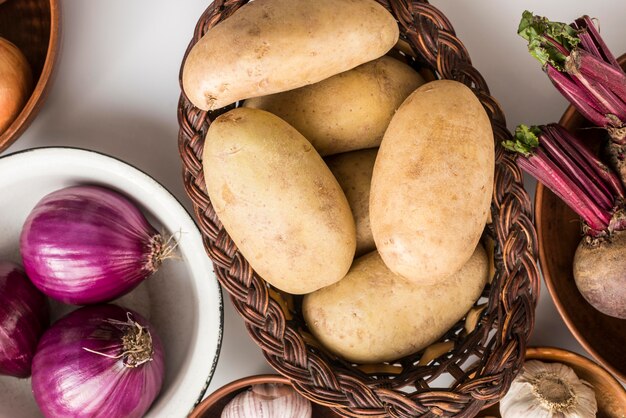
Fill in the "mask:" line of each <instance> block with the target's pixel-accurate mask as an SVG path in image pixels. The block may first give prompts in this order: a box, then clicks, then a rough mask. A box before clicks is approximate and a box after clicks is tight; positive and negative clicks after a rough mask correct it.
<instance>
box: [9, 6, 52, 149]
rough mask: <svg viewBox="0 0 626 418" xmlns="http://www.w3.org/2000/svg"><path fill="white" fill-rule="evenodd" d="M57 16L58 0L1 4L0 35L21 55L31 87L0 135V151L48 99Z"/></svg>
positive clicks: (22, 129) (30, 120)
mask: <svg viewBox="0 0 626 418" xmlns="http://www.w3.org/2000/svg"><path fill="white" fill-rule="evenodd" d="M60 14H61V9H60V5H59V0H6V2H4V3H2V4H0V36H2V37H3V38H6V39H8V40H9V41H11V42H13V43H14V44H15V45H17V47H18V48H19V49H20V50H21V51H22V52H23V53H24V55H25V56H26V59H27V60H28V63H29V64H30V66H31V69H32V71H33V86H34V89H33V91H32V93H31V96H30V98H29V99H28V101H27V102H26V105H24V108H23V109H22V111H21V113H20V114H19V115H18V116H17V118H16V119H15V120H14V121H13V123H12V124H11V125H10V126H9V127H8V128H7V130H6V131H4V132H2V133H0V152H2V151H4V150H5V149H6V148H8V147H9V145H11V144H12V143H13V142H15V141H16V140H17V138H19V136H20V135H21V134H22V133H23V132H24V131H25V130H26V128H27V127H28V126H29V125H30V123H31V122H32V121H33V119H34V118H35V116H36V115H37V113H38V112H39V109H40V108H41V106H42V105H43V102H44V100H45V98H46V96H47V92H48V89H49V87H50V83H51V77H52V73H53V71H54V67H55V63H56V59H57V55H58V52H59V38H60Z"/></svg>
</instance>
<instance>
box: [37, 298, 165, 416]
mask: <svg viewBox="0 0 626 418" xmlns="http://www.w3.org/2000/svg"><path fill="white" fill-rule="evenodd" d="M128 312H130V314H131V315H132V320H134V321H136V322H137V323H138V324H139V325H141V326H143V327H145V328H147V330H148V332H149V333H150V335H151V337H152V355H151V358H152V359H151V360H150V361H147V362H145V363H143V364H140V365H138V366H136V367H127V366H126V365H125V364H124V360H123V359H122V358H118V359H112V358H109V357H105V356H102V355H100V354H95V353H93V352H89V351H87V350H85V349H89V350H93V351H97V352H99V353H102V354H106V355H109V356H114V357H115V356H119V355H120V354H121V352H122V351H123V345H122V336H123V334H124V331H123V330H121V329H119V328H116V326H114V325H111V324H110V323H107V320H116V321H121V322H127V321H128V317H127V313H128ZM164 367H165V364H164V353H163V346H162V344H161V341H160V339H159V337H158V336H157V335H156V333H155V332H154V329H153V327H152V326H151V325H149V324H148V322H147V321H146V320H145V319H144V318H142V317H141V316H140V315H139V314H137V313H135V312H133V311H130V310H129V309H124V308H120V307H118V306H116V305H94V306H86V307H84V308H80V309H78V310H76V311H74V312H71V313H70V314H68V315H67V316H65V317H63V318H62V319H60V320H59V321H58V322H56V323H55V324H54V325H53V326H52V327H51V328H50V329H49V330H48V331H46V333H45V334H44V335H43V337H42V338H41V340H40V342H39V346H38V347H37V353H36V354H35V359H34V361H33V377H32V389H33V394H34V395H35V400H36V402H37V405H39V408H40V410H41V412H42V413H43V415H44V416H45V417H47V418H83V417H85V418H86V417H90V418H100V417H102V418H122V417H123V418H140V417H142V416H143V415H144V414H145V413H146V411H148V409H149V408H150V406H151V405H152V403H153V402H154V400H155V399H156V397H157V395H158V394H159V391H160V390H161V386H162V384H163V376H164V373H165V369H164Z"/></svg>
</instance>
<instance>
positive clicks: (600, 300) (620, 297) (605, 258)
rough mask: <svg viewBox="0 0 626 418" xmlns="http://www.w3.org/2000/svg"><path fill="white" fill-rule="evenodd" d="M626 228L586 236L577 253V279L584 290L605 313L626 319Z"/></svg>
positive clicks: (588, 297)
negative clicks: (595, 237) (592, 237)
mask: <svg viewBox="0 0 626 418" xmlns="http://www.w3.org/2000/svg"><path fill="white" fill-rule="evenodd" d="M625 253H626V232H624V231H623V230H622V231H617V232H614V233H613V234H612V235H611V236H610V237H609V238H603V239H599V240H590V239H583V240H581V242H580V244H578V248H577V249H576V253H575V255H574V280H575V281H576V287H577V288H578V290H579V291H580V294H581V295H582V296H583V297H584V298H585V300H586V301H587V302H589V304H591V306H593V307H594V308H595V309H597V310H598V311H600V312H602V313H603V314H605V315H609V316H613V317H615V318H620V319H626V257H624V254H625Z"/></svg>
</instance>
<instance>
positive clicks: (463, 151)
mask: <svg viewBox="0 0 626 418" xmlns="http://www.w3.org/2000/svg"><path fill="white" fill-rule="evenodd" d="M493 175H494V140H493V133H492V130H491V124H490V121H489V117H488V116H487V114H486V112H485V110H484V109H483V107H482V105H481V104H480V102H479V101H478V99H477V98H476V96H475V95H474V93H472V91H471V90H470V89H469V88H468V87H466V86H464V85H463V84H461V83H458V82H456V81H450V80H440V81H433V82H430V83H427V84H425V85H423V86H422V87H420V88H418V89H417V90H416V91H415V92H414V93H413V94H411V96H409V98H408V99H407V100H406V101H405V102H404V103H403V104H402V106H401V107H400V109H398V112H397V113H396V114H395V116H394V117H393V119H392V121H391V123H390V125H389V128H388V129H387V132H385V137H384V138H383V141H382V143H381V146H380V150H379V151H378V157H377V159H376V164H375V165H374V173H373V175H372V188H371V192H370V222H371V225H372V234H373V235H374V241H375V242H376V248H378V251H379V252H380V255H381V257H382V259H383V260H384V261H385V264H386V265H387V267H389V269H390V270H391V271H393V272H394V273H396V274H399V275H401V276H404V277H405V278H407V279H409V280H412V281H414V282H416V283H422V284H433V283H437V282H438V281H440V280H445V279H446V278H448V277H450V276H451V275H452V274H453V273H454V272H456V271H457V270H459V269H460V268H461V267H462V266H463V265H464V264H465V262H466V261H467V260H468V259H469V258H470V256H471V255H472V253H473V252H474V248H475V247H476V244H477V243H478V240H479V239H480V236H481V234H482V232H483V229H484V227H485V223H486V220H487V215H488V213H489V208H490V202H491V195H492V190H493Z"/></svg>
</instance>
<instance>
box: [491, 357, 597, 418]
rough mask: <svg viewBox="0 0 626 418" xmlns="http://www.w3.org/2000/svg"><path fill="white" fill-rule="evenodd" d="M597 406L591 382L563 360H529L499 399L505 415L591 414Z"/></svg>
mask: <svg viewBox="0 0 626 418" xmlns="http://www.w3.org/2000/svg"><path fill="white" fill-rule="evenodd" d="M597 410H598V406H597V402H596V397H595V393H594V391H593V388H592V387H591V385H590V384H589V383H587V382H585V381H584V380H580V379H579V378H578V376H576V373H574V371H573V370H572V369H571V368H570V367H568V366H566V365H564V364H560V363H542V362H540V361H536V360H530V361H527V362H526V363H524V367H523V369H522V372H521V373H520V375H519V376H518V377H517V378H515V380H514V381H513V383H512V384H511V388H510V389H509V391H508V393H507V394H506V395H505V396H504V398H502V400H501V401H500V414H501V415H502V418H521V417H528V418H552V417H562V418H591V417H595V416H596V412H597Z"/></svg>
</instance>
